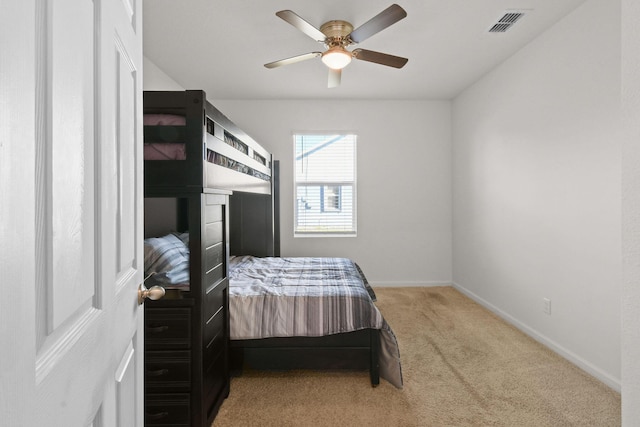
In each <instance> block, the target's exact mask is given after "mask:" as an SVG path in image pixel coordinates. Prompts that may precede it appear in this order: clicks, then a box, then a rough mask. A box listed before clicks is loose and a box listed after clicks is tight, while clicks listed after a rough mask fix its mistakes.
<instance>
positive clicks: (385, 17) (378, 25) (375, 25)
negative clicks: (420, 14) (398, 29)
mask: <svg viewBox="0 0 640 427" xmlns="http://www.w3.org/2000/svg"><path fill="white" fill-rule="evenodd" d="M406 16H407V12H406V11H405V10H404V9H403V8H401V7H400V6H398V5H397V4H392V5H391V6H389V7H388V8H386V9H385V10H383V11H382V12H380V13H379V14H377V15H376V16H374V17H373V18H371V19H370V20H368V21H367V22H365V23H364V24H362V25H360V26H359V27H358V28H356V29H355V30H353V31H352V32H351V34H350V35H349V36H350V37H351V40H353V42H354V43H361V42H362V41H364V40H366V39H368V38H369V37H371V36H372V35H374V34H376V33H378V32H380V31H382V30H384V29H385V28H387V27H389V26H390V25H393V24H395V23H396V22H398V21H399V20H401V19H402V18H404V17H406Z"/></svg>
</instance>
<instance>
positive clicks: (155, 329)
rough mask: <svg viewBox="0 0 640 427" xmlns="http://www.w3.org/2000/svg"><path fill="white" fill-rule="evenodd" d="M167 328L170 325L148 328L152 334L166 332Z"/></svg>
mask: <svg viewBox="0 0 640 427" xmlns="http://www.w3.org/2000/svg"><path fill="white" fill-rule="evenodd" d="M167 329H169V327H168V326H166V325H163V326H150V327H148V328H147V332H151V333H152V334H158V333H160V332H164V331H166V330H167Z"/></svg>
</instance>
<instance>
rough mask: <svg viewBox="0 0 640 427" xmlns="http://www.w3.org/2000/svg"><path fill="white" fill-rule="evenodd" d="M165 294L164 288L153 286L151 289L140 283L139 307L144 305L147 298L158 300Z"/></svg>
mask: <svg viewBox="0 0 640 427" xmlns="http://www.w3.org/2000/svg"><path fill="white" fill-rule="evenodd" d="M164 294H165V290H164V288H163V287H162V286H158V285H156V286H152V287H150V288H149V289H147V287H146V286H145V285H144V283H140V286H139V287H138V305H140V304H142V303H144V300H146V299H147V298H149V299H151V300H154V301H155V300H158V299H160V298H162V297H163V296H164Z"/></svg>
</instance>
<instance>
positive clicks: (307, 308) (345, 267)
mask: <svg viewBox="0 0 640 427" xmlns="http://www.w3.org/2000/svg"><path fill="white" fill-rule="evenodd" d="M372 296H373V297H374V298H375V294H374V293H373V290H372V289H371V288H370V287H369V285H368V284H367V282H366V279H364V276H363V275H362V274H361V272H360V271H359V268H358V266H357V265H356V264H355V263H354V262H353V261H351V260H349V259H346V258H309V257H307V258H305V257H295V258H286V257H283V258H281V257H271V258H269V257H267V258H257V257H252V256H241V257H232V258H231V260H230V262H229V314H230V318H231V321H230V327H231V339H233V340H241V339H256V338H270V337H291V336H324V335H331V334H337V333H341V332H351V331H356V330H360V329H366V328H371V329H379V330H380V331H381V334H380V336H381V349H380V350H381V351H380V376H381V377H382V378H384V379H386V380H387V381H389V382H390V383H391V384H393V385H395V386H396V387H398V388H401V387H402V371H401V366H400V353H399V350H398V343H397V340H396V337H395V335H394V334H393V331H392V330H391V328H390V327H389V325H388V324H387V322H386V321H385V319H384V318H383V317H382V314H380V311H378V308H377V307H376V306H375V304H374V303H373V299H372Z"/></svg>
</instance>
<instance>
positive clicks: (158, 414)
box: [145, 411, 169, 420]
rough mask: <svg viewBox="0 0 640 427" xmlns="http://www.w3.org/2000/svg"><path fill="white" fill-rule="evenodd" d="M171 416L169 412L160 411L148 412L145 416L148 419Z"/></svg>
mask: <svg viewBox="0 0 640 427" xmlns="http://www.w3.org/2000/svg"><path fill="white" fill-rule="evenodd" d="M168 416H169V413H168V412H166V411H165V412H158V413H157V414H149V413H146V414H145V417H146V418H147V420H160V419H162V418H166V417H168Z"/></svg>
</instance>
